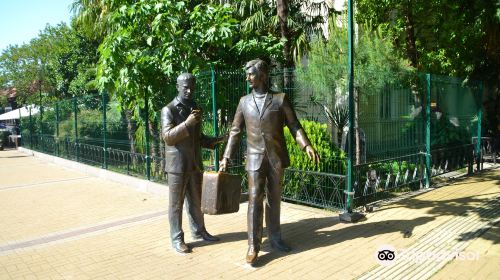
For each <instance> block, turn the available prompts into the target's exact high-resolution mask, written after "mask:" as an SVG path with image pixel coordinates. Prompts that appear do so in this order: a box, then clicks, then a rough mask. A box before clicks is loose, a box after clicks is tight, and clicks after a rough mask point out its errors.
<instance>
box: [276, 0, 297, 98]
mask: <svg viewBox="0 0 500 280" xmlns="http://www.w3.org/2000/svg"><path fill="white" fill-rule="evenodd" d="M276 5H277V10H278V19H279V25H280V31H281V38H282V39H284V40H285V43H284V45H283V59H284V67H283V91H284V92H285V93H286V94H287V95H288V98H290V100H292V103H293V98H294V96H293V72H292V70H291V69H292V68H293V66H294V63H293V57H292V46H291V44H292V40H291V36H290V31H289V30H288V0H277V2H276Z"/></svg>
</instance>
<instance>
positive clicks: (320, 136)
mask: <svg viewBox="0 0 500 280" xmlns="http://www.w3.org/2000/svg"><path fill="white" fill-rule="evenodd" d="M300 123H301V125H302V127H303V128H304V131H305V132H306V134H307V136H308V138H309V140H310V141H311V144H312V146H313V148H314V149H315V150H316V152H317V153H318V155H319V156H320V158H321V162H320V164H315V163H314V162H312V161H311V160H309V158H308V157H307V154H306V153H305V152H304V151H302V150H301V149H300V147H299V146H298V145H297V143H296V142H295V139H294V138H293V136H292V135H291V134H290V131H289V130H288V128H287V127H285V140H286V147H287V149H288V154H289V155H290V167H291V168H293V169H299V170H306V171H318V172H327V173H336V174H344V173H345V165H344V164H342V162H344V159H345V153H344V152H343V151H342V150H340V149H339V148H338V147H336V146H335V145H334V144H333V141H332V139H331V135H330V133H329V132H328V127H327V125H326V124H322V123H318V122H314V121H308V120H302V121H301V122H300Z"/></svg>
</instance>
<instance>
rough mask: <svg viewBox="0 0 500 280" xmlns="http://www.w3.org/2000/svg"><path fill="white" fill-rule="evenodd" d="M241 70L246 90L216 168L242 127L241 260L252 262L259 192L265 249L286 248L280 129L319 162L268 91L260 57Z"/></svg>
mask: <svg viewBox="0 0 500 280" xmlns="http://www.w3.org/2000/svg"><path fill="white" fill-rule="evenodd" d="M245 70H246V77H247V81H248V82H249V84H250V86H251V87H252V92H251V93H250V94H248V95H246V96H243V97H242V98H241V99H240V102H239V104H238V108H237V109H236V114H235V116H234V120H233V124H232V127H231V130H230V132H229V140H228V143H227V147H226V150H225V152H224V157H223V159H222V161H221V164H220V168H221V171H224V170H226V169H227V165H228V161H229V158H230V157H231V155H232V154H233V152H234V151H235V150H236V149H237V148H238V143H239V141H240V139H241V135H242V132H243V128H244V127H246V134H247V157H246V171H247V175H248V214H247V226H248V245H249V248H248V252H247V255H246V261H247V263H250V264H254V263H255V261H256V260H257V255H258V253H259V250H260V244H261V241H262V220H263V212H264V206H263V199H264V193H266V196H267V203H266V204H265V209H266V211H265V217H266V226H267V231H268V238H269V242H270V245H271V246H272V247H273V248H276V249H278V250H280V251H284V252H288V251H290V250H291V249H290V247H288V246H287V245H286V244H285V243H284V242H283V240H282V239H281V230H280V203H281V191H282V182H283V171H284V169H285V168H286V167H288V166H289V165H290V158H289V156H288V151H287V149H286V143H285V136H284V132H283V127H284V126H285V125H286V126H288V128H289V129H290V132H291V133H292V135H293V137H294V138H295V141H296V142H297V144H298V145H299V146H300V147H301V148H302V150H304V151H305V152H306V153H307V155H308V157H309V158H310V159H312V160H313V161H315V162H319V156H318V154H317V153H316V151H315V150H314V149H313V147H312V146H311V143H310V142H309V139H308V138H307V135H306V134H305V132H304V129H303V128H302V126H301V125H300V123H299V121H298V119H297V116H296V114H295V112H294V110H293V108H292V106H291V105H290V102H289V101H288V98H287V97H286V95H285V94H284V93H276V92H272V91H270V90H269V87H268V73H269V70H268V65H267V63H266V62H264V61H263V60H260V59H257V60H252V61H250V62H248V63H247V64H246V66H245Z"/></svg>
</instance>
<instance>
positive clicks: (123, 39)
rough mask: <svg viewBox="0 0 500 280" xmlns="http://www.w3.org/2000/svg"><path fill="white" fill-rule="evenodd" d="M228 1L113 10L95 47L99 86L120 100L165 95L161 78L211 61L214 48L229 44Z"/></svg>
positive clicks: (163, 0) (159, 2)
mask: <svg viewBox="0 0 500 280" xmlns="http://www.w3.org/2000/svg"><path fill="white" fill-rule="evenodd" d="M231 13H232V10H231V9H230V8H229V7H228V6H220V5H203V4H200V5H197V6H195V7H193V8H190V7H189V5H188V3H187V2H185V1H176V2H172V1H167V0H156V1H153V0H148V1H138V2H135V3H133V4H130V5H124V6H121V7H120V8H119V9H117V10H115V11H113V17H112V18H113V20H112V26H113V31H112V32H110V33H109V35H108V36H106V38H105V39H104V42H103V43H102V45H101V46H100V48H99V51H100V54H101V59H100V62H99V68H98V81H99V86H100V87H101V89H109V90H110V91H111V92H115V93H116V94H117V98H118V101H119V102H120V104H124V105H128V106H132V105H139V106H140V107H141V108H142V107H144V103H143V102H140V100H141V99H143V98H144V96H145V94H146V92H148V93H150V95H149V96H150V97H152V98H155V96H156V95H162V94H166V92H164V91H165V88H164V85H165V82H167V81H169V82H174V81H175V76H176V75H177V74H179V73H181V72H184V71H188V72H197V71H199V70H200V69H201V68H203V67H206V63H207V61H213V62H215V63H216V62H217V57H216V54H217V53H218V50H219V49H227V48H229V47H230V46H231V45H232V39H231V38H232V37H233V35H234V33H235V30H236V21H235V20H234V19H233V18H232V17H231Z"/></svg>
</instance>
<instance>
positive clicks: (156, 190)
mask: <svg viewBox="0 0 500 280" xmlns="http://www.w3.org/2000/svg"><path fill="white" fill-rule="evenodd" d="M18 151H20V152H22V153H25V154H29V155H32V156H34V157H36V158H39V159H41V160H44V161H47V162H51V163H54V164H57V165H60V166H63V167H66V168H69V169H73V170H77V171H79V172H82V173H84V174H86V175H90V176H94V177H97V178H101V179H105V180H110V181H113V182H115V183H119V184H121V185H124V186H127V187H131V188H133V189H135V190H137V191H140V192H145V193H150V194H154V195H158V196H161V197H165V198H168V187H167V186H166V185H163V184H159V183H155V182H151V181H148V180H144V179H139V178H136V177H132V176H129V175H125V174H120V173H116V172H113V171H110V170H106V169H101V168H97V167H94V166H90V165H86V164H83V163H80V162H76V161H72V160H67V159H64V158H60V157H56V156H52V155H48V154H44V153H40V152H36V151H33V150H30V149H26V148H23V147H19V148H18Z"/></svg>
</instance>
